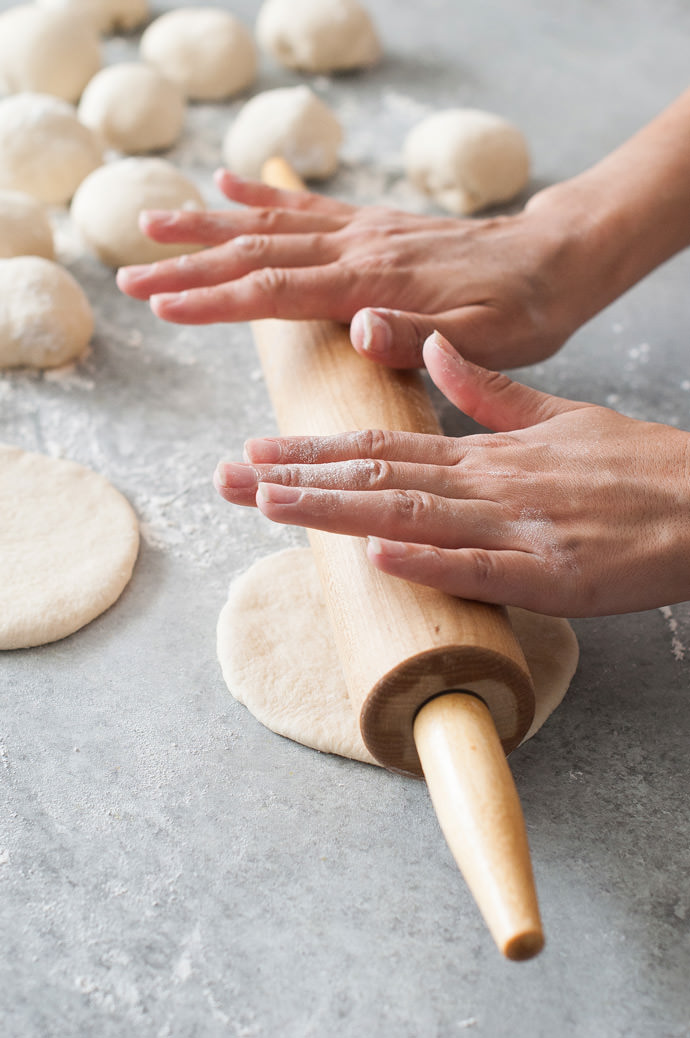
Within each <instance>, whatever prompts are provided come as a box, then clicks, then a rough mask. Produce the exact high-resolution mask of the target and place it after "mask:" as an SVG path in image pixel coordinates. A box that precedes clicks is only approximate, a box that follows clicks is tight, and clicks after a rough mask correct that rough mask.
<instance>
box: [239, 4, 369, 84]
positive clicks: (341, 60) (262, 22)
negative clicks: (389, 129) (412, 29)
mask: <svg viewBox="0 0 690 1038" xmlns="http://www.w3.org/2000/svg"><path fill="white" fill-rule="evenodd" d="M256 38H257V40H258V41H259V46H260V47H261V48H262V49H263V50H265V51H266V52H267V53H268V54H270V55H271V56H272V57H274V58H275V59H276V61H279V62H280V63H281V64H282V65H285V66H286V67H287V68H293V69H299V70H300V71H302V72H339V71H344V70H345V69H354V68H363V67H365V66H367V65H373V64H375V62H377V61H378V60H379V58H380V56H381V44H380V43H379V39H378V36H377V34H376V30H375V29H374V26H373V23H372V21H371V18H370V17H369V15H368V13H367V12H366V11H365V10H364V8H363V7H362V5H361V4H360V3H359V2H358V0H266V2H265V3H264V5H263V7H262V8H261V10H260V11H259V17H258V19H257V22H256Z"/></svg>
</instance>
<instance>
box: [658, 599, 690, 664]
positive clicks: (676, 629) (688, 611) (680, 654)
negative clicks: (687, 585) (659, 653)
mask: <svg viewBox="0 0 690 1038" xmlns="http://www.w3.org/2000/svg"><path fill="white" fill-rule="evenodd" d="M659 612H660V613H661V615H662V616H663V618H664V619H665V620H666V624H667V626H668V629H669V631H670V634H671V652H672V654H673V657H674V659H676V660H678V662H680V661H681V660H684V659H685V658H686V655H687V653H688V642H690V603H688V602H683V603H681V604H680V605H675V606H673V607H671V606H662V607H661V609H660V610H659ZM683 639H687V640H688V641H684V640H683Z"/></svg>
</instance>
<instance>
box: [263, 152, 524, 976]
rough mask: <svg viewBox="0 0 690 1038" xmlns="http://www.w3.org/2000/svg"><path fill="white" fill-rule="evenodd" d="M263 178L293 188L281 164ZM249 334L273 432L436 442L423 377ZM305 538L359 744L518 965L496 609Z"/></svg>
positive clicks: (519, 705)
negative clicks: (434, 820)
mask: <svg viewBox="0 0 690 1038" xmlns="http://www.w3.org/2000/svg"><path fill="white" fill-rule="evenodd" d="M263 177H264V180H266V181H267V182H268V183H271V184H272V185H273V186H275V187H283V188H284V187H287V188H292V189H296V188H301V187H302V184H301V182H300V181H298V180H296V179H295V177H294V174H292V172H291V171H290V170H289V167H287V166H286V164H285V163H284V162H282V160H271V163H270V164H267V167H266V168H265V169H264V174H263ZM252 331H253V335H254V340H255V343H256V347H257V351H258V354H259V357H260V360H261V364H262V368H263V371H264V375H265V378H266V382H267V386H268V391H269V394H270V397H271V400H272V403H273V406H274V409H275V412H276V417H277V421H278V426H279V428H280V431H281V433H282V434H283V435H307V436H309V435H313V436H321V435H332V434H337V433H344V432H350V431H354V430H362V429H372V428H373V429H388V430H406V431H410V432H417V433H434V434H438V433H439V432H440V427H439V424H438V420H437V418H436V415H435V412H434V409H433V406H432V404H431V401H430V399H429V396H428V394H427V392H426V390H425V387H424V383H423V381H422V379H421V376H420V375H419V374H418V373H416V372H401V371H393V370H391V369H389V368H385V367H383V366H381V365H377V364H375V363H373V362H371V361H369V360H367V359H365V358H362V357H361V356H359V355H358V354H357V353H356V352H355V351H354V350H353V349H352V346H351V344H350V341H349V336H348V333H347V329H345V328H343V327H342V326H340V325H337V324H334V323H332V322H329V321H306V322H305V321H276V320H263V321H257V322H254V323H253V325H252ZM309 539H310V543H311V546H312V550H313V552H314V555H315V558H316V563H317V566H318V569H319V575H320V579H321V583H322V586H323V589H324V593H325V598H326V602H327V609H328V613H329V618H330V623H331V628H332V631H333V634H334V638H335V642H336V647H337V650H338V655H339V658H340V661H341V664H342V667H343V671H344V675H345V680H346V684H347V688H348V692H349V696H350V699H351V701H352V705H353V708H354V709H355V711H356V713H357V716H358V718H359V722H360V728H361V731H362V736H363V739H364V742H365V743H366V745H367V747H368V748H369V750H370V752H371V753H372V754H373V755H374V757H376V759H377V760H378V761H380V762H381V763H382V764H383V765H385V766H386V767H388V768H391V769H393V770H397V771H402V772H405V773H409V774H413V775H417V776H421V775H422V774H424V776H425V777H426V779H427V783H428V785H429V789H430V793H431V796H432V801H433V803H434V807H435V808H436V812H437V814H438V816H439V820H440V822H441V826H442V829H443V831H444V833H445V835H446V838H447V840H448V842H449V845H450V847H451V850H452V851H453V854H454V856H455V858H456V860H457V861H458V864H459V865H460V868H461V869H462V871H463V874H464V875H465V878H466V879H467V881H468V884H469V885H470V888H471V889H472V892H473V894H474V896H475V899H476V900H477V902H478V904H479V906H480V908H481V910H482V912H483V914H484V916H485V919H486V921H487V923H488V925H489V927H490V929H491V931H492V933H493V935H494V938H495V939H496V942H497V944H498V945H499V947H500V948H501V949H502V951H503V952H504V954H506V955H507V956H508V957H511V958H526V957H529V956H530V955H532V954H534V953H535V952H536V951H538V950H539V948H540V947H541V944H542V943H543V937H542V934H541V923H540V920H539V910H538V907H537V902H536V894H535V892H534V884H533V879H532V872H531V863H530V859H529V850H528V848H527V839H526V835H525V832H524V822H523V820H522V812H521V810H520V804H519V801H518V798H517V793H516V792H515V787H514V784H513V782H512V777H511V775H510V771H509V768H508V766H507V763H506V761H505V755H506V753H508V752H510V750H512V749H513V748H514V747H515V746H517V745H518V743H519V742H520V741H521V740H522V738H523V737H524V735H525V734H526V732H527V730H528V728H529V726H530V724H531V722H532V718H533V716H534V692H533V687H532V681H531V677H530V674H529V670H528V668H527V664H526V662H525V658H524V655H523V653H522V650H521V648H520V646H519V644H518V642H517V640H516V638H515V635H514V634H513V631H512V628H511V627H510V623H509V621H508V619H507V615H506V613H505V611H504V610H503V609H502V608H500V607H497V606H492V605H486V604H483V603H477V602H466V601H463V600H461V599H458V598H454V597H452V596H450V595H446V594H444V593H442V592H440V591H436V590H434V589H432V588H428V587H423V586H421V585H417V584H410V583H408V582H406V581H403V580H399V579H397V578H395V577H391V576H388V575H387V574H385V573H381V572H379V571H378V570H376V569H375V568H374V567H373V566H371V564H370V563H369V561H368V559H367V557H366V545H365V543H364V541H363V540H362V539H361V538H354V537H347V536H342V535H334V534H329V533H323V532H321V531H316V530H313V531H309ZM458 692H462V693H464V694H461V695H458V694H448V693H458ZM484 704H485V705H484ZM487 805H491V806H490V808H488V807H487ZM459 819H460V820H461V821H460V822H459V821H458V820H459Z"/></svg>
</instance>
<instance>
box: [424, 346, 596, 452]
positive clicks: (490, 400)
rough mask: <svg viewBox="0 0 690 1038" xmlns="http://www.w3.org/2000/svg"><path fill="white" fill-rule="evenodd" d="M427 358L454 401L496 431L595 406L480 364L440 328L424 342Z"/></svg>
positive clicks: (433, 375)
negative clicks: (543, 390)
mask: <svg viewBox="0 0 690 1038" xmlns="http://www.w3.org/2000/svg"><path fill="white" fill-rule="evenodd" d="M423 358H424V363H425V364H426V367H427V370H428V372H429V374H430V375H431V378H432V379H433V381H434V382H435V383H436V385H437V386H438V388H439V389H440V390H441V392H442V393H444V394H445V396H447V397H448V399H449V400H450V401H451V403H453V404H455V406H456V407H457V408H459V409H460V410H461V411H463V412H464V414H466V415H469V417H470V418H473V419H474V420H475V421H476V422H478V423H479V424H480V425H484V426H486V428H487V429H493V430H494V431H495V432H508V431H511V430H515V429H526V428H528V427H529V426H532V425H538V424H540V423H542V422H546V421H548V420H549V419H550V418H554V417H555V416H556V415H559V414H564V413H565V412H567V411H575V410H579V409H580V408H582V407H589V406H593V405H589V404H581V403H576V402H575V401H572V400H563V399H562V398H561V397H556V396H551V395H550V394H549V393H541V392H539V390H537V389H532V388H531V387H529V386H524V385H521V384H520V383H519V382H513V381H512V379H510V378H508V376H507V375H503V374H501V373H500V372H497V371H489V370H487V369H486V368H482V367H479V366H478V365H477V364H473V363H472V362H471V361H468V360H466V359H464V358H463V357H461V356H459V354H458V353H457V351H456V350H454V349H453V347H452V346H451V344H450V343H449V342H448V341H447V340H446V339H444V338H443V336H442V335H439V334H438V333H437V332H434V333H433V334H432V335H431V336H430V337H429V338H428V339H427V341H426V343H425V344H424V350H423Z"/></svg>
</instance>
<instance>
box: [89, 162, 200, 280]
mask: <svg viewBox="0 0 690 1038" xmlns="http://www.w3.org/2000/svg"><path fill="white" fill-rule="evenodd" d="M203 208H204V201H203V199H202V197H201V195H200V194H199V191H198V190H197V188H196V187H195V185H194V184H193V183H192V182H191V180H188V179H187V177H185V176H184V175H183V174H182V173H180V172H179V170H177V169H176V168H175V167H174V166H173V165H172V163H170V162H167V161H166V160H165V159H140V158H127V159H118V161H116V162H109V163H108V164H107V165H105V166H101V167H100V169H97V170H94V172H93V173H91V174H90V175H89V176H88V177H87V178H86V180H85V181H84V182H83V183H82V184H81V186H80V187H79V190H78V191H77V193H76V195H75V196H74V199H73V200H72V207H71V210H70V212H71V215H72V219H73V221H74V224H75V226H76V227H77V229H78V231H79V233H80V235H81V237H82V238H83V240H84V242H85V243H86V245H87V246H88V247H89V248H90V249H91V250H92V251H93V252H95V254H96V255H97V256H98V257H99V259H101V260H102V261H103V262H104V263H106V264H108V266H111V267H121V266H125V265H128V264H130V263H153V262H154V261H155V260H159V259H165V257H167V256H179V255H180V254H181V253H183V252H192V251H195V250H196V246H190V245H186V244H184V245H180V244H173V245H161V244H159V243H158V242H155V241H152V240H151V238H147V237H146V235H145V234H142V232H141V231H140V230H139V213H140V212H141V210H142V209H203Z"/></svg>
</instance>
